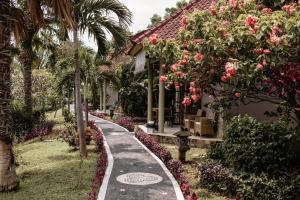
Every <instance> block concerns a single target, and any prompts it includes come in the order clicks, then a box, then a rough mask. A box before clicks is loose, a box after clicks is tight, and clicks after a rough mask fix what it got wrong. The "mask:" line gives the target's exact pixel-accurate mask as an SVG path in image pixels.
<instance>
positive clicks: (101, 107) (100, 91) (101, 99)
mask: <svg viewBox="0 0 300 200" xmlns="http://www.w3.org/2000/svg"><path fill="white" fill-rule="evenodd" d="M99 86H100V87H99V98H100V102H99V103H100V105H99V108H100V110H103V86H102V81H99Z"/></svg>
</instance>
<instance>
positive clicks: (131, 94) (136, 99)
mask: <svg viewBox="0 0 300 200" xmlns="http://www.w3.org/2000/svg"><path fill="white" fill-rule="evenodd" d="M119 95H120V103H121V106H122V108H123V110H124V113H125V114H126V115H128V116H131V117H143V116H145V113H146V110H147V102H146V101H147V90H146V88H144V87H143V86H142V85H140V84H139V83H132V84H131V85H130V87H126V88H122V89H121V90H120V91H119Z"/></svg>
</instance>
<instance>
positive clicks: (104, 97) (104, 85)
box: [102, 79, 107, 113]
mask: <svg viewBox="0 0 300 200" xmlns="http://www.w3.org/2000/svg"><path fill="white" fill-rule="evenodd" d="M106 87H107V85H106V79H104V80H103V102H102V103H103V105H102V106H103V111H104V113H106Z"/></svg>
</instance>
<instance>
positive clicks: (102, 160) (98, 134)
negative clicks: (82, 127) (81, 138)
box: [88, 121, 108, 200]
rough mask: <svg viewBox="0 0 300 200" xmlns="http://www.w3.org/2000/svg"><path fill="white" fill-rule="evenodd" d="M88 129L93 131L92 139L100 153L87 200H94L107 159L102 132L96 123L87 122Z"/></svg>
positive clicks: (103, 174) (102, 177)
mask: <svg viewBox="0 0 300 200" xmlns="http://www.w3.org/2000/svg"><path fill="white" fill-rule="evenodd" d="M88 125H89V127H90V128H91V129H92V130H94V131H93V135H92V138H93V140H94V141H95V143H96V145H97V151H98V152H99V153H100V154H99V160H98V163H97V169H96V177H95V179H94V181H93V183H92V186H91V187H92V189H91V191H90V193H89V196H88V200H96V199H97V195H98V191H99V188H100V186H101V185H102V182H103V179H104V176H105V171H106V168H107V165H108V157H107V152H106V150H105V147H104V138H103V137H104V136H103V132H102V130H101V129H100V128H98V127H97V126H96V123H95V122H93V121H89V123H88Z"/></svg>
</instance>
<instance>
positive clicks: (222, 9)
mask: <svg viewBox="0 0 300 200" xmlns="http://www.w3.org/2000/svg"><path fill="white" fill-rule="evenodd" d="M220 13H222V14H224V13H225V6H221V7H220Z"/></svg>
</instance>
